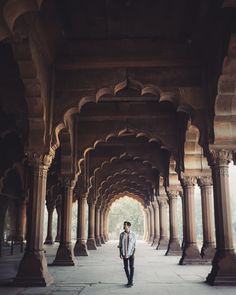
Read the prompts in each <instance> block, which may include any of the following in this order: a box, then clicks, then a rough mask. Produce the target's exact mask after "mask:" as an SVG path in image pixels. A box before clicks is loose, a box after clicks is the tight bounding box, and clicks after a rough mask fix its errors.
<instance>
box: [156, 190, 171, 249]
mask: <svg viewBox="0 0 236 295" xmlns="http://www.w3.org/2000/svg"><path fill="white" fill-rule="evenodd" d="M158 203H159V208H160V240H159V244H158V246H157V249H167V246H168V242H169V240H168V227H167V224H168V221H167V209H168V203H167V196H165V195H162V196H159V197H158Z"/></svg>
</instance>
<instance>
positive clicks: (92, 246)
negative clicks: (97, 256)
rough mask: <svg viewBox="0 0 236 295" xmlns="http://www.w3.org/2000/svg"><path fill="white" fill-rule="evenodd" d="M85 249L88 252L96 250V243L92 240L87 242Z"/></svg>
mask: <svg viewBox="0 0 236 295" xmlns="http://www.w3.org/2000/svg"><path fill="white" fill-rule="evenodd" d="M87 249H88V250H97V246H96V242H95V239H94V238H90V239H88V240H87Z"/></svg>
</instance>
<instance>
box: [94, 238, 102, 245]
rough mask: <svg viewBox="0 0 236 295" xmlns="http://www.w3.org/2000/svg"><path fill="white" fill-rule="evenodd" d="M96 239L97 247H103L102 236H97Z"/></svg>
mask: <svg viewBox="0 0 236 295" xmlns="http://www.w3.org/2000/svg"><path fill="white" fill-rule="evenodd" d="M95 241H96V246H97V247H101V246H102V243H101V240H100V237H96V238H95Z"/></svg>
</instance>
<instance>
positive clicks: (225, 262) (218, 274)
mask: <svg viewBox="0 0 236 295" xmlns="http://www.w3.org/2000/svg"><path fill="white" fill-rule="evenodd" d="M231 159H232V155H231V153H230V152H228V151H225V150H218V151H213V152H212V159H211V163H210V166H211V169H212V178H213V187H214V209H215V229H216V253H215V256H214V259H213V262H212V269H211V272H210V273H209V275H208V277H207V282H208V283H209V284H212V285H236V257H235V253H234V246H233V233H232V220H231V211H230V194H229V171H228V169H229V168H228V164H229V162H230V160H231Z"/></svg>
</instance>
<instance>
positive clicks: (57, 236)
mask: <svg viewBox="0 0 236 295" xmlns="http://www.w3.org/2000/svg"><path fill="white" fill-rule="evenodd" d="M56 211H57V234H56V237H55V242H60V239H61V201H60V202H59V203H58V204H57V205H56Z"/></svg>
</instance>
